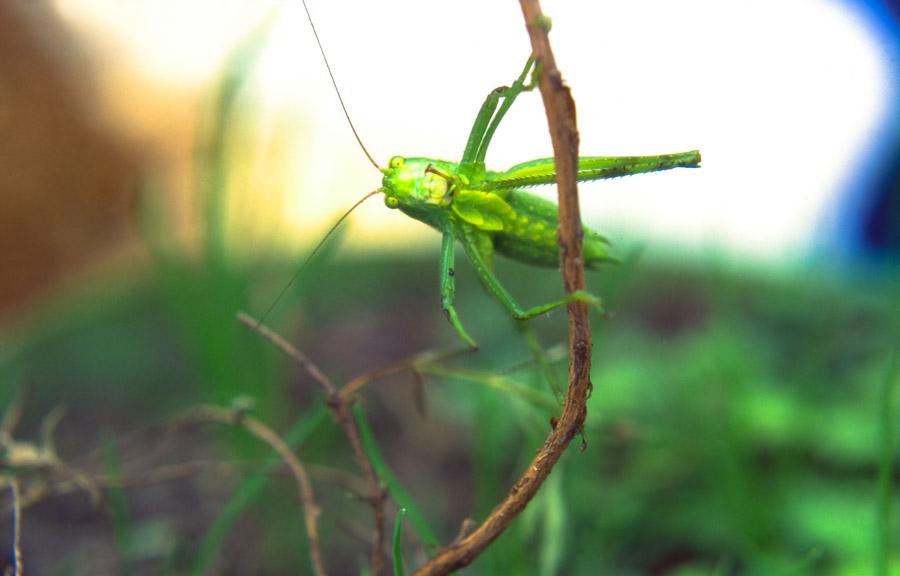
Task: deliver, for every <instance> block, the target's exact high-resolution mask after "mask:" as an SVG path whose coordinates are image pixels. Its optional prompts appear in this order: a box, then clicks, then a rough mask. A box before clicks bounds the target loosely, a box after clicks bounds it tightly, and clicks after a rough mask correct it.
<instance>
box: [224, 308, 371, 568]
mask: <svg viewBox="0 0 900 576" xmlns="http://www.w3.org/2000/svg"><path fill="white" fill-rule="evenodd" d="M237 317H238V320H239V321H240V322H241V323H242V324H244V325H245V326H246V327H247V328H249V329H251V330H253V331H254V332H257V333H258V334H259V335H260V336H262V337H263V338H265V339H266V340H268V341H269V342H271V343H272V344H274V345H275V346H276V347H277V348H278V349H279V350H281V351H282V352H283V353H284V354H285V355H286V356H287V357H288V358H290V359H291V360H293V361H294V363H295V364H296V365H297V366H298V367H299V368H301V369H302V370H304V371H306V372H307V373H308V374H309V375H310V376H311V377H312V378H313V379H315V380H316V381H317V382H319V384H321V385H322V388H323V389H324V390H325V396H326V404H327V405H328V408H329V409H330V410H331V413H332V415H333V416H334V420H335V422H337V424H338V426H340V428H341V430H342V431H343V432H344V436H346V437H347V442H349V443H350V449H351V450H352V452H353V458H354V460H355V461H356V464H357V466H359V469H360V471H362V475H363V478H364V480H365V483H366V488H367V491H368V495H367V497H366V500H367V501H368V502H369V505H370V506H371V507H372V514H373V516H374V517H375V526H374V528H373V538H372V556H371V562H372V574H373V575H374V576H384V574H385V573H386V572H385V570H386V568H385V562H384V547H385V532H384V523H385V518H386V513H385V499H386V494H385V491H384V489H383V488H382V487H381V482H380V481H379V479H378V475H377V474H376V473H375V468H374V467H373V466H372V462H371V461H370V460H369V457H368V456H367V455H366V451H365V450H364V449H363V445H362V441H361V440H360V435H359V430H358V429H357V427H356V421H355V420H354V419H353V415H352V414H351V413H350V405H351V403H352V401H353V400H352V398H344V397H343V395H342V394H341V393H340V391H339V390H338V388H337V387H336V386H335V385H334V384H333V383H332V382H331V380H330V379H329V378H328V377H327V376H325V374H324V373H323V372H322V371H321V370H319V369H318V367H317V366H316V365H315V364H313V363H312V362H311V361H310V360H309V358H307V357H306V355H305V354H303V353H302V352H300V351H299V350H297V348H295V347H294V346H293V345H292V344H291V343H290V342H288V341H287V340H285V339H284V338H283V337H282V336H280V335H279V334H277V333H275V332H274V331H273V330H271V329H270V328H268V327H266V326H265V325H263V324H260V323H259V322H258V321H257V320H256V319H255V318H253V317H251V316H250V315H249V314H245V313H243V312H240V313H238V316H237Z"/></svg>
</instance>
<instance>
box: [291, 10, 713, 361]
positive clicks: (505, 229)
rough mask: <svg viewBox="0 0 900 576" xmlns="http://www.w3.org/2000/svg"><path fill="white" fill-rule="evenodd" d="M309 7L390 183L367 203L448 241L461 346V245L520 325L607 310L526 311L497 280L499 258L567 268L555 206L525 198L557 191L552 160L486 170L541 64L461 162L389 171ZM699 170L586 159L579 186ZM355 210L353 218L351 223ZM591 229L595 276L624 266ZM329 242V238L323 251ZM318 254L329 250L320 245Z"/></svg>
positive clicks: (478, 128)
mask: <svg viewBox="0 0 900 576" xmlns="http://www.w3.org/2000/svg"><path fill="white" fill-rule="evenodd" d="M303 7H304V9H305V10H306V15H307V17H308V19H309V23H310V26H311V27H312V30H313V34H314V36H315V39H316V42H317V44H318V46H319V51H320V52H321V53H322V58H323V60H324V61H325V66H326V68H327V69H328V73H329V76H330V77H331V81H332V84H334V88H335V91H336V92H337V96H338V101H339V102H340V105H341V108H342V109H343V112H344V115H345V117H346V118H347V122H348V123H349V124H350V128H351V130H352V131H353V135H354V136H355V137H356V140H357V142H358V143H359V145H360V147H361V148H362V149H363V152H364V153H365V155H366V157H367V158H368V159H369V161H370V162H371V163H372V165H374V166H375V167H376V168H377V169H378V170H379V171H380V172H381V173H382V174H383V175H384V178H383V179H382V185H381V188H379V189H377V190H374V191H373V192H370V193H369V194H368V195H366V196H365V197H364V198H363V200H365V199H366V198H369V197H370V196H372V195H374V194H377V193H382V194H384V202H385V204H386V205H387V206H388V207H389V208H395V209H399V210H400V211H402V212H403V213H404V214H406V215H408V216H410V217H412V218H415V219H416V220H419V221H421V222H424V223H425V224H428V225H430V226H432V227H434V228H436V229H437V230H438V231H439V232H441V234H442V235H443V241H442V248H441V262H440V287H441V288H440V289H441V302H442V306H443V309H444V312H445V314H446V315H447V318H448V319H449V321H450V323H451V324H452V325H453V327H454V328H455V330H456V332H457V333H458V334H459V336H460V338H462V339H463V340H464V341H465V342H466V343H467V344H468V345H469V346H470V347H472V348H476V344H475V341H474V340H473V339H472V337H471V336H469V334H468V332H466V330H465V328H463V326H462V323H461V322H460V320H459V316H458V314H457V312H456V308H455V306H454V292H455V282H454V269H453V265H454V249H455V247H456V242H457V241H458V242H460V243H461V244H462V246H463V249H464V250H465V253H466V255H467V256H468V258H469V260H470V261H471V263H472V265H473V267H474V268H475V271H476V273H477V274H478V277H479V278H480V280H481V282H482V283H483V284H484V287H485V288H486V289H487V290H488V292H490V293H491V294H492V295H493V296H494V297H495V298H496V299H497V300H498V301H499V302H500V304H502V305H503V306H504V307H505V308H506V309H507V311H508V312H509V313H510V315H511V316H512V317H513V318H514V319H516V320H521V321H525V320H528V319H530V318H533V317H535V316H538V315H540V314H543V313H545V312H547V311H550V310H552V309H554V308H557V307H559V306H562V305H564V304H567V303H569V302H572V301H583V302H587V303H589V304H591V305H594V306H597V307H599V306H600V300H599V298H597V297H596V296H593V295H591V294H589V293H587V292H573V293H571V294H568V295H566V296H565V297H563V298H559V299H557V300H553V301H551V302H548V303H546V304H542V305H539V306H534V307H531V308H523V307H522V306H520V305H519V304H518V303H517V302H516V300H515V299H514V298H513V296H512V295H511V294H510V293H509V291H507V289H506V288H505V287H504V286H503V284H502V283H501V282H500V280H499V279H498V278H497V276H496V275H495V274H494V270H493V268H494V266H493V257H494V253H495V252H497V253H500V254H502V255H504V256H507V257H509V258H512V259H515V260H519V261H522V262H526V263H529V264H535V265H539V266H558V265H559V249H558V245H557V233H558V230H559V214H558V211H557V207H556V205H555V204H553V203H552V202H550V201H548V200H545V199H543V198H541V197H539V196H536V195H534V194H531V193H529V192H527V191H526V190H525V188H529V187H533V186H538V185H542V184H554V183H556V168H555V166H554V162H553V158H542V159H538V160H532V161H530V162H524V163H521V164H517V165H516V166H513V167H512V168H510V169H508V170H505V171H503V172H495V171H491V170H487V168H486V166H485V157H486V155H487V151H488V147H489V145H490V143H491V139H492V138H493V136H494V133H495V131H496V130H497V127H498V126H499V125H500V122H501V120H502V119H503V117H504V115H505V114H506V112H507V111H508V110H509V108H510V107H511V106H512V104H513V102H515V100H516V98H517V97H518V96H519V95H520V94H521V93H523V92H527V91H530V90H533V89H534V88H535V86H536V82H535V79H534V78H532V79H531V80H530V81H529V82H528V83H526V80H527V79H529V76H530V75H531V76H534V75H536V73H537V72H536V71H535V64H534V61H533V59H532V58H530V57H529V58H528V61H527V63H526V65H525V68H524V70H522V73H521V74H520V75H519V76H518V78H516V80H515V81H514V82H513V83H512V85H511V86H503V87H500V88H496V89H495V90H493V91H491V92H490V94H488V96H487V99H486V100H485V102H484V104H482V106H481V109H480V110H479V111H478V115H477V116H476V117H475V123H474V125H473V126H472V129H471V131H470V133H469V138H468V141H467V144H466V148H465V151H464V152H463V155H462V158H461V160H460V161H459V162H449V161H446V160H438V159H433V158H404V157H401V156H394V157H393V158H391V159H390V161H389V162H388V165H387V167H386V168H383V167H381V166H379V165H378V163H377V162H375V160H374V159H373V158H372V156H371V155H370V154H369V152H368V150H366V147H365V146H364V145H363V143H362V140H361V139H360V137H359V135H358V134H357V132H356V128H355V127H354V126H353V122H352V121H351V120H350V116H349V113H348V112H347V109H346V106H345V105H344V102H343V99H342V98H341V95H340V90H338V87H337V83H336V81H335V79H334V75H333V74H332V73H331V67H330V65H329V64H328V59H327V57H326V56H325V50H324V48H323V47H322V43H321V41H320V40H319V36H318V33H317V31H316V28H315V24H313V21H312V17H311V15H310V13H309V8H308V7H307V5H306V0H303ZM699 164H700V152H699V151H697V150H691V151H689V152H679V153H674V154H662V155H657V156H621V157H610V156H588V157H580V158H579V162H578V181H579V182H587V181H591V180H599V179H603V178H613V177H617V176H626V175H631V174H639V173H643V172H654V171H659V170H668V169H671V168H678V167H696V166H699ZM361 202H362V200H360V201H359V202H357V204H355V205H354V206H353V207H352V208H351V209H350V211H352V210H353V209H354V208H355V207H356V206H358V205H359V204H360V203H361ZM350 211H348V212H347V213H346V214H344V217H346V216H347V214H349V212H350ZM344 217H342V218H341V220H339V221H338V224H340V222H341V221H342V220H343V218H344ZM335 226H337V224H336V225H335ZM583 229H584V242H583V253H584V264H585V266H586V267H587V268H594V267H596V266H597V265H599V264H602V263H604V262H612V261H615V259H614V258H612V257H611V256H610V254H609V252H608V251H607V247H608V244H609V243H608V241H607V240H606V238H604V237H603V236H602V235H600V234H598V233H597V232H595V231H593V230H591V229H590V228H588V227H587V226H584V227H583ZM332 230H334V228H332ZM330 233H331V231H329V234H330ZM327 237H328V235H326V236H325V238H323V240H322V242H324V241H325V239H327ZM319 245H320V246H321V243H320V244H319ZM317 248H318V247H317ZM314 253H315V250H314V251H313V254H314ZM311 256H312V254H311V255H310V257H311ZM307 260H308V259H307Z"/></svg>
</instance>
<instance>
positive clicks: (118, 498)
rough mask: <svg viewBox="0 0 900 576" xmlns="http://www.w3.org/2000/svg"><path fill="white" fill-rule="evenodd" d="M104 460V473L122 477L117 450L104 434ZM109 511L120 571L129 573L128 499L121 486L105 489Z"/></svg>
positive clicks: (130, 564)
mask: <svg viewBox="0 0 900 576" xmlns="http://www.w3.org/2000/svg"><path fill="white" fill-rule="evenodd" d="M103 452H104V460H105V461H106V462H105V463H106V473H107V474H108V475H109V477H110V478H121V477H122V462H121V459H120V458H119V450H118V448H117V447H116V443H115V441H114V440H113V438H112V437H111V436H106V437H105V438H104V442H103ZM107 502H108V504H109V513H110V517H111V518H112V527H113V535H114V537H115V540H116V549H117V550H118V552H119V559H120V561H121V562H122V573H123V574H131V573H132V572H133V571H134V569H133V566H132V562H131V550H132V545H131V535H132V528H131V515H130V514H129V513H128V501H127V500H126V499H125V490H124V489H123V488H118V487H112V488H110V489H109V490H108V491H107Z"/></svg>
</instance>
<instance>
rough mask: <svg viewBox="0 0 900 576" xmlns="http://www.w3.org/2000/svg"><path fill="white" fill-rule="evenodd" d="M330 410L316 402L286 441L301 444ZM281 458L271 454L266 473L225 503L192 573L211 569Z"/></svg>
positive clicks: (197, 575)
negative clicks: (229, 535) (241, 516)
mask: <svg viewBox="0 0 900 576" xmlns="http://www.w3.org/2000/svg"><path fill="white" fill-rule="evenodd" d="M328 414H329V412H328V410H327V409H326V408H325V406H324V405H323V404H319V405H317V406H316V407H315V408H312V409H311V410H309V411H308V412H307V413H306V414H304V415H303V416H301V417H300V418H299V419H298V420H297V422H296V423H295V424H294V425H293V426H292V427H291V428H290V429H289V430H288V431H287V433H285V435H284V441H285V442H287V444H288V445H289V446H291V447H292V448H296V447H297V446H299V445H300V444H302V443H303V442H304V441H305V440H306V439H307V438H309V437H310V435H312V433H313V432H314V431H315V430H316V429H317V428H318V427H319V426H321V425H322V424H323V423H324V422H326V421H327V420H328ZM280 465H281V460H280V459H279V458H278V457H277V456H272V457H271V458H269V460H268V462H267V463H266V465H265V466H264V468H263V474H261V475H259V476H254V477H252V478H248V479H246V480H244V481H243V482H241V484H240V486H239V487H238V489H237V490H236V491H235V493H234V495H233V496H232V497H231V499H230V500H229V501H228V502H227V503H226V504H225V506H223V507H222V510H221V511H220V512H219V515H218V517H217V518H216V519H215V521H214V522H213V523H212V525H211V526H210V527H209V529H208V530H207V531H206V534H205V535H204V536H203V540H202V541H201V542H200V546H199V547H198V549H197V555H196V557H195V559H194V562H193V566H192V568H191V571H190V573H191V574H194V575H195V576H201V575H203V574H207V573H209V570H210V568H211V567H212V563H213V561H214V560H215V558H216V556H217V555H218V552H219V549H220V548H221V547H222V544H224V542H225V539H226V538H227V537H228V534H229V533H230V532H231V528H232V526H234V523H235V522H236V521H237V519H238V518H239V517H240V515H241V513H243V512H244V510H246V509H247V507H249V506H250V505H251V504H253V503H254V502H255V501H256V500H257V499H258V498H259V497H260V495H261V494H262V492H263V490H264V489H265V488H266V486H267V485H268V484H269V480H270V479H271V476H270V474H268V473H269V472H272V471H273V470H274V469H276V468H278V467H279V466H280Z"/></svg>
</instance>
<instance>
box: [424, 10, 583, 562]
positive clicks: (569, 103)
mask: <svg viewBox="0 0 900 576" xmlns="http://www.w3.org/2000/svg"><path fill="white" fill-rule="evenodd" d="M519 3H520V4H521V7H522V13H523V15H524V16H525V24H526V27H527V28H528V34H529V36H530V38H531V47H532V53H533V54H534V58H535V61H536V62H537V66H538V68H539V70H540V91H541V97H542V98H543V101H544V109H545V110H546V113H547V123H548V125H549V129H550V138H551V140H552V142H553V156H554V160H555V162H556V170H557V186H558V191H559V220H560V227H559V245H560V264H561V267H562V273H563V280H564V284H565V289H566V292H567V293H570V292H573V291H575V290H582V289H584V287H585V282H584V262H583V260H582V256H581V239H582V235H583V233H582V230H581V215H580V211H579V208H578V190H577V180H576V174H577V169H578V131H577V128H576V123H575V103H574V101H573V100H572V95H571V93H570V92H569V88H568V87H567V86H566V85H565V84H563V81H562V76H561V75H560V73H559V69H558V68H557V67H556V61H555V59H554V57H553V52H552V51H551V50H550V42H549V40H548V38H547V28H548V26H547V22H548V21H547V19H546V17H545V16H544V15H543V14H542V12H541V8H540V3H539V2H538V0H520V2H519ZM568 312H569V387H568V391H567V393H566V398H565V403H564V406H563V411H562V414H561V415H560V418H559V421H558V423H557V424H556V427H555V428H554V429H553V431H552V432H551V433H550V436H548V437H547V440H546V441H545V442H544V445H543V446H542V447H541V449H540V450H539V451H538V454H537V456H536V457H535V458H534V460H533V461H532V462H531V464H530V465H529V466H528V468H526V469H525V471H524V472H523V473H522V475H521V477H520V478H519V479H518V480H517V481H516V483H515V484H514V485H513V487H512V488H511V489H510V491H509V493H508V494H507V495H506V497H505V498H504V499H503V501H502V502H500V503H499V504H498V505H497V506H496V507H495V508H494V509H493V510H492V511H491V513H490V514H489V515H488V517H487V518H485V520H484V522H482V523H481V525H480V526H478V527H477V528H475V530H473V531H472V532H470V533H469V534H468V535H466V536H465V537H463V538H461V539H459V540H458V541H456V542H454V543H452V544H451V545H450V546H448V547H446V548H443V549H442V550H440V551H438V553H437V554H435V556H434V557H432V558H431V559H430V560H429V561H428V562H426V563H425V564H424V565H423V566H422V567H421V568H419V569H418V570H417V571H416V572H415V574H418V575H421V574H447V573H449V572H452V571H454V570H458V569H459V568H462V567H464V566H467V565H468V564H469V563H471V562H472V560H474V559H475V558H476V557H477V556H478V555H479V554H481V552H482V551H483V550H484V549H485V548H487V547H488V546H489V545H490V544H491V542H493V541H494V540H495V539H496V538H497V537H498V536H499V535H500V534H501V533H502V532H503V531H504V530H505V529H506V527H507V526H509V524H510V523H511V522H512V521H513V520H514V519H515V517H516V516H517V515H518V514H519V513H520V512H521V511H522V510H523V509H524V508H525V506H526V504H528V502H529V501H531V499H532V498H533V497H534V495H535V494H536V493H537V490H538V489H539V488H540V486H541V484H542V483H543V482H544V480H545V479H546V478H547V476H548V475H549V474H550V471H551V470H552V469H553V466H554V465H555V464H556V463H557V461H559V458H560V457H561V456H562V454H563V452H564V451H565V449H566V448H567V447H568V445H569V443H570V442H571V441H572V438H573V437H574V436H575V435H576V434H578V432H579V431H580V430H581V428H582V426H583V425H584V420H585V418H586V416H587V408H586V404H587V397H588V394H589V393H590V390H591V381H590V367H591V332H590V325H589V323H588V309H587V304H585V303H583V302H572V303H570V304H569V306H568Z"/></svg>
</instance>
